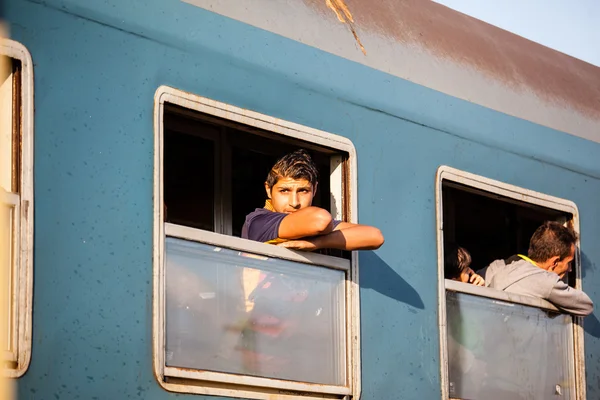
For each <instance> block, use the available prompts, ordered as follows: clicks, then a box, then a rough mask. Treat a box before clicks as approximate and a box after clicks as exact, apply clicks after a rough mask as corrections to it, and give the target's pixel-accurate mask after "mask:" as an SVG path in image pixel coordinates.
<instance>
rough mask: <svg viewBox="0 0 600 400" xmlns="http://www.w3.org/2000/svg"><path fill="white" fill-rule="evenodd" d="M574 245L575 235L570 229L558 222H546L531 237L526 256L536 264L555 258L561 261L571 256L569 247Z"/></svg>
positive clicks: (575, 241)
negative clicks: (557, 257) (536, 262)
mask: <svg viewBox="0 0 600 400" xmlns="http://www.w3.org/2000/svg"><path fill="white" fill-rule="evenodd" d="M576 243H577V233H575V231H573V230H572V229H571V228H567V227H566V226H563V225H561V224H560V223H558V222H554V221H546V222H544V224H543V225H542V226H540V227H539V228H537V229H536V231H535V232H534V233H533V236H531V240H530V241H529V252H528V253H527V255H528V256H529V258H531V259H532V260H533V261H538V262H544V261H546V260H548V259H550V258H552V257H555V256H559V257H560V259H561V260H563V259H565V258H567V257H568V256H569V255H570V254H571V247H572V246H573V245H574V244H576Z"/></svg>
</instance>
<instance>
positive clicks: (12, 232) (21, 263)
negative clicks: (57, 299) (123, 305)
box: [0, 39, 33, 377]
mask: <svg viewBox="0 0 600 400" xmlns="http://www.w3.org/2000/svg"><path fill="white" fill-rule="evenodd" d="M32 67H33V64H32V62H31V57H30V55H29V52H28V51H27V49H25V47H23V45H21V44H20V43H17V42H14V41H11V40H5V39H3V40H0V224H1V228H0V247H1V248H0V255H2V258H1V260H0V263H1V264H0V271H1V273H0V284H1V285H2V287H3V288H5V290H0V291H1V292H3V293H6V294H7V295H6V296H2V298H1V299H0V307H2V310H3V315H6V319H5V320H3V321H2V324H1V326H2V329H1V332H0V338H1V342H2V343H3V348H2V352H3V354H4V358H3V366H4V372H5V375H8V376H10V377H19V376H21V375H23V374H24V373H25V371H26V370H27V368H28V366H29V362H30V359H31V308H32V300H33V299H32V278H33V276H32V272H33V265H32V262H33V254H32V248H33V73H32Z"/></svg>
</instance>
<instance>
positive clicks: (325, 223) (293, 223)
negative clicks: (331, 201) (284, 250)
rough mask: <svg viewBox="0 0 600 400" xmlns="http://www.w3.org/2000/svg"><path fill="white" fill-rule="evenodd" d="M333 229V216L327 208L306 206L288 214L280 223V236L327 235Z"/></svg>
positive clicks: (291, 237) (286, 237) (293, 237)
mask: <svg viewBox="0 0 600 400" xmlns="http://www.w3.org/2000/svg"><path fill="white" fill-rule="evenodd" d="M332 230H333V218H331V214H329V212H328V211H327V210H324V209H322V208H319V207H313V206H311V207H306V208H303V209H301V210H298V211H296V212H294V213H291V214H288V215H286V216H285V218H284V219H283V220H282V221H281V224H280V225H279V231H278V237H279V238H281V239H299V238H303V237H307V236H317V235H325V234H328V233H330V232H331V231H332Z"/></svg>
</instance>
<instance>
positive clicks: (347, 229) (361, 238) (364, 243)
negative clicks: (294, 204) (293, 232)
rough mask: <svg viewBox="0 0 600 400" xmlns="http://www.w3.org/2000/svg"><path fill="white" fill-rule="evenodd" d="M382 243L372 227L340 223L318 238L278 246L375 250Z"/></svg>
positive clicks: (309, 249)
mask: <svg viewBox="0 0 600 400" xmlns="http://www.w3.org/2000/svg"><path fill="white" fill-rule="evenodd" d="M383 242H384V238H383V234H382V233H381V231H380V230H379V229H377V228H375V227H373V226H369V225H359V224H352V223H349V222H340V223H339V224H338V226H336V228H335V230H333V231H331V232H329V233H327V234H321V235H320V236H315V237H310V238H304V239H300V240H290V241H288V242H284V243H280V244H278V246H281V247H287V248H289V249H294V250H308V251H313V250H318V249H340V250H375V249H378V248H379V247H381V245H382V244H383Z"/></svg>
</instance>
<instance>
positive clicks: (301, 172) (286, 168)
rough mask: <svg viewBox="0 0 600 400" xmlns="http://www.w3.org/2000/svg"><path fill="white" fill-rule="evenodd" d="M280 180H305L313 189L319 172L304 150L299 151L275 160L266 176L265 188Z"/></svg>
mask: <svg viewBox="0 0 600 400" xmlns="http://www.w3.org/2000/svg"><path fill="white" fill-rule="evenodd" d="M281 178H292V179H306V180H307V181H309V182H310V183H311V184H312V185H313V187H314V186H315V185H316V184H317V182H318V181H319V171H318V170H317V166H316V165H315V163H314V162H313V160H312V158H311V157H310V155H309V154H308V153H307V152H306V150H304V149H300V150H296V151H294V152H292V153H288V154H286V155H285V156H283V157H281V158H280V159H279V160H277V162H276V163H275V165H273V168H271V171H269V174H268V175H267V182H266V183H267V186H269V188H272V187H273V186H275V184H276V183H277V181H279V180H280V179H281Z"/></svg>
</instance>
